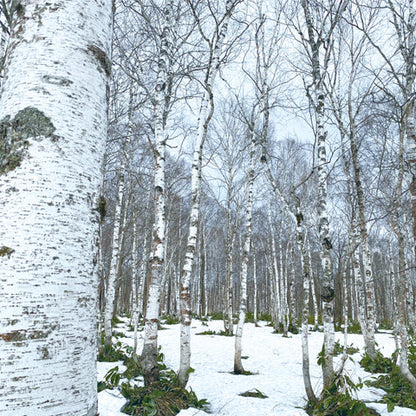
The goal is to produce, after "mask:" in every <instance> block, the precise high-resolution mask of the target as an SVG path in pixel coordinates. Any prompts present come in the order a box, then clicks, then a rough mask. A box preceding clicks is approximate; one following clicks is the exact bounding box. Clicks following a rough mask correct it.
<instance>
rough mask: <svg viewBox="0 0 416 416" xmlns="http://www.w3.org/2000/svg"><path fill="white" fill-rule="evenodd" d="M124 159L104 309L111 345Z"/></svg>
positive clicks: (105, 335) (106, 336) (105, 336)
mask: <svg viewBox="0 0 416 416" xmlns="http://www.w3.org/2000/svg"><path fill="white" fill-rule="evenodd" d="M122 158H123V161H122V164H121V168H120V177H119V181H118V193H117V201H116V210H115V214H114V226H113V240H112V251H111V261H110V274H109V276H108V283H107V293H106V301H105V309H104V344H105V345H106V346H111V339H112V325H111V321H112V319H113V311H114V306H115V304H116V302H115V299H116V279H117V275H118V270H119V258H120V230H121V227H122V224H121V210H122V206H123V195H124V174H125V162H124V155H122Z"/></svg>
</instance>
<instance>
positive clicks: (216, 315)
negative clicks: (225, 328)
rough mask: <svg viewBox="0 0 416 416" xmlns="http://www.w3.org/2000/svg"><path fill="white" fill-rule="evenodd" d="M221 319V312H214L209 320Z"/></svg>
mask: <svg viewBox="0 0 416 416" xmlns="http://www.w3.org/2000/svg"><path fill="white" fill-rule="evenodd" d="M222 319H223V314H222V312H214V313H213V314H212V315H211V320H213V321H222Z"/></svg>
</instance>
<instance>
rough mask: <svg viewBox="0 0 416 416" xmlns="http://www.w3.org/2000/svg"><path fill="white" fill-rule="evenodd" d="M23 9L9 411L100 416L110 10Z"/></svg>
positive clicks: (5, 211)
mask: <svg viewBox="0 0 416 416" xmlns="http://www.w3.org/2000/svg"><path fill="white" fill-rule="evenodd" d="M19 6H20V7H19V10H16V13H17V14H16V19H15V21H14V23H13V27H12V30H11V39H10V42H11V43H10V45H11V48H10V49H9V53H8V55H7V59H6V63H5V71H4V83H3V86H2V91H1V99H0V102H1V105H0V119H1V132H2V133H1V135H2V139H1V144H0V147H1V148H0V193H1V194H2V195H7V198H3V200H2V202H1V203H0V223H1V226H0V230H1V231H0V263H1V266H0V267H1V270H2V275H1V278H0V282H1V283H0V285H1V292H2V296H1V300H0V304H1V313H0V345H1V346H0V348H1V351H2V353H1V358H0V361H1V367H2V371H1V374H0V384H1V385H2V386H3V388H2V390H1V392H0V413H2V414H4V415H6V416H7V415H10V416H12V415H16V414H30V415H34V414H42V415H45V416H48V415H49V416H58V415H62V416H63V415H65V416H85V415H88V416H94V415H96V414H97V383H96V368H95V354H96V336H95V333H96V332H95V331H96V319H95V307H96V292H97V281H96V268H95V265H94V263H95V262H96V254H97V253H96V243H97V241H96V240H97V231H98V227H97V225H98V218H97V213H96V208H97V204H98V191H99V186H100V165H101V163H102V160H103V153H104V147H105V137H106V129H107V116H106V107H107V98H106V87H107V85H108V77H109V75H110V68H111V64H110V60H109V58H108V56H109V50H110V35H111V27H112V16H111V15H112V2H111V1H110V0H103V1H100V2H91V1H86V0H72V1H67V2H59V3H53V4H52V3H51V2H47V1H43V0H37V1H32V0H25V1H22V2H19ZM81 11H82V13H81Z"/></svg>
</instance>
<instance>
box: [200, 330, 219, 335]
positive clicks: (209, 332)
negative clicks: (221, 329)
mask: <svg viewBox="0 0 416 416" xmlns="http://www.w3.org/2000/svg"><path fill="white" fill-rule="evenodd" d="M195 335H217V333H216V332H215V331H212V330H210V329H208V330H206V331H202V332H197V333H196V334H195Z"/></svg>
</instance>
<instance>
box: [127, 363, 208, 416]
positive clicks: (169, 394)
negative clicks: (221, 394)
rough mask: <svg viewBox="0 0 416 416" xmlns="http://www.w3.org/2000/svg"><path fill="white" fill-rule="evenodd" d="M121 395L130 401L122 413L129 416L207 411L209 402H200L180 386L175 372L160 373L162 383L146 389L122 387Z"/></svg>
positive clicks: (167, 415) (194, 395)
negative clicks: (183, 410) (184, 410)
mask: <svg viewBox="0 0 416 416" xmlns="http://www.w3.org/2000/svg"><path fill="white" fill-rule="evenodd" d="M121 394H122V395H123V396H124V397H125V398H126V399H127V400H128V401H127V403H126V405H125V406H123V408H122V412H124V413H126V414H128V415H134V416H136V415H143V416H156V415H157V416H173V415H176V414H177V413H179V412H180V411H181V410H182V409H188V408H189V407H195V408H197V409H207V407H208V402H207V401H206V400H205V399H201V400H199V399H198V398H197V396H196V394H195V393H194V392H193V391H192V390H189V391H188V390H186V389H184V388H183V387H181V386H180V384H179V380H178V375H177V373H176V372H175V371H173V370H165V371H162V372H161V373H160V381H159V382H157V383H154V384H152V385H150V386H146V387H138V386H136V385H134V386H131V385H130V384H128V383H123V384H122V385H121Z"/></svg>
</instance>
